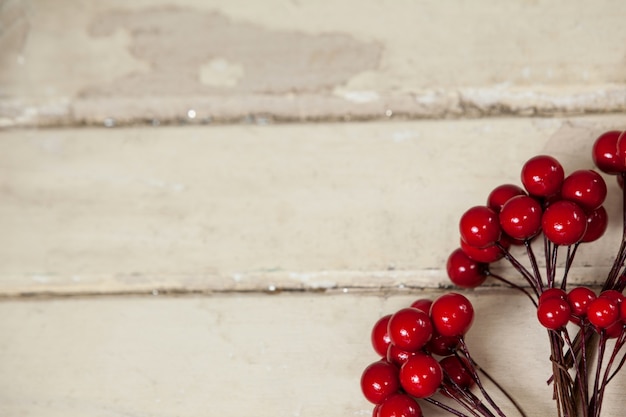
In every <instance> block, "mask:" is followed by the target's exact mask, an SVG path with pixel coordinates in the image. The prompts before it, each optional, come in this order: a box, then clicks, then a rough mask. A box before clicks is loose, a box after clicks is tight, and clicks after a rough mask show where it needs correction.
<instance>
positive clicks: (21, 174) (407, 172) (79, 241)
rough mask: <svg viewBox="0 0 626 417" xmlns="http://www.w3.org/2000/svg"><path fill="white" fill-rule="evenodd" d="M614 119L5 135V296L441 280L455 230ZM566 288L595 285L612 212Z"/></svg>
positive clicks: (580, 152) (611, 204) (606, 258)
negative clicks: (534, 168) (543, 160)
mask: <svg viewBox="0 0 626 417" xmlns="http://www.w3.org/2000/svg"><path fill="white" fill-rule="evenodd" d="M624 126H626V117H625V116H624V115H617V116H603V117H584V118H573V119H538V118H534V119H480V120H467V121H455V122H448V121H423V122H388V123H361V124H310V125H308V124H303V125H274V126H245V127H242V126H229V127H226V126H223V127H219V126H212V127H187V128H135V129H122V128H118V129H73V130H54V129H52V130H15V131H5V132H2V133H0V172H1V176H0V181H1V183H0V191H1V192H0V230H2V234H1V235H0V293H1V294H4V295H18V294H29V293H58V294H75V293H123V292H143V293H149V292H152V291H173V292H176V291H182V292H189V291H197V292H211V291H258V290H261V291H264V290H267V291H272V290H283V289H286V290H307V289H311V290H316V289H320V290H326V289H341V288H344V287H346V288H362V289H363V288H370V289H377V288H383V289H385V288H397V287H407V286H409V287H438V286H441V285H448V284H449V281H448V280H447V278H446V274H445V262H446V259H447V257H448V254H449V253H450V252H451V251H452V250H453V249H455V248H456V247H457V246H458V242H459V240H458V239H459V235H458V229H457V225H458V219H459V218H460V216H461V215H462V213H463V212H464V211H465V210H466V209H467V208H469V207H471V206H474V205H478V204H485V201H486V197H487V195H488V193H489V192H490V191H491V189H493V188H494V187H495V186H497V185H499V184H502V183H506V182H511V183H516V184H520V180H519V172H520V169H521V167H522V165H523V163H524V162H525V161H526V160H527V159H528V158H530V157H532V156H534V155H536V154H551V155H554V156H555V157H557V158H559V160H560V161H561V163H562V164H563V166H564V167H565V170H566V171H567V172H571V171H574V170H576V169H582V168H592V167H593V163H592V160H591V155H590V150H591V146H592V143H593V140H594V139H595V137H596V136H597V135H599V134H600V133H601V132H603V131H605V130H608V129H612V128H616V127H618V128H624ZM607 182H608V186H609V198H608V200H607V202H606V206H607V209H608V211H609V214H610V216H612V219H613V220H612V221H611V225H610V229H609V231H608V232H607V234H606V236H605V237H604V238H603V239H602V240H601V241H600V242H597V243H594V244H591V245H588V246H583V247H581V249H580V250H579V253H578V255H577V259H578V261H577V263H576V264H575V265H574V268H573V270H572V272H571V278H572V279H575V280H578V281H579V282H580V281H583V282H587V283H593V282H600V281H601V280H602V279H603V277H604V276H605V274H606V271H607V269H608V268H609V266H610V263H611V262H612V257H613V256H614V254H615V253H616V251H617V245H618V242H619V238H620V233H619V231H620V229H621V226H620V224H619V219H620V212H621V203H620V197H619V188H618V186H617V185H616V182H615V179H614V178H611V177H607Z"/></svg>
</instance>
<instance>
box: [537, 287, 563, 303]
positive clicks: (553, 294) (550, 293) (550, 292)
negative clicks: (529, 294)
mask: <svg viewBox="0 0 626 417" xmlns="http://www.w3.org/2000/svg"><path fill="white" fill-rule="evenodd" d="M550 298H560V299H561V300H566V299H567V293H566V292H565V291H564V290H562V289H560V288H548V289H547V290H544V291H543V292H542V293H541V295H540V296H539V304H541V303H543V302H544V301H546V300H549V299H550Z"/></svg>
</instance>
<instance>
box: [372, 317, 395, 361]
mask: <svg viewBox="0 0 626 417" xmlns="http://www.w3.org/2000/svg"><path fill="white" fill-rule="evenodd" d="M390 318H391V314H387V315H386V316H383V317H381V318H380V319H378V321H377V322H376V323H375V324H374V327H372V334H371V341H372V347H373V348H374V351H375V352H376V353H378V354H379V355H380V356H381V357H385V356H386V355H387V348H388V347H389V344H390V343H391V338H390V337H389V332H388V331H387V327H388V324H389V319H390Z"/></svg>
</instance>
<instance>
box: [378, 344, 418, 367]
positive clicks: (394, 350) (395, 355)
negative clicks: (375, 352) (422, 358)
mask: <svg viewBox="0 0 626 417" xmlns="http://www.w3.org/2000/svg"><path fill="white" fill-rule="evenodd" d="M416 354H417V352H416V351H408V350H404V349H400V348H399V347H397V346H396V345H394V344H393V343H392V344H390V345H389V347H388V348H387V357H386V358H387V362H389V363H393V364H394V365H396V366H397V367H398V368H399V367H401V366H402V364H404V362H406V361H407V359H409V358H410V357H411V356H413V355H416Z"/></svg>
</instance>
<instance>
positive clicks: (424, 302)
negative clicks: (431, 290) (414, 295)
mask: <svg viewBox="0 0 626 417" xmlns="http://www.w3.org/2000/svg"><path fill="white" fill-rule="evenodd" d="M432 303H433V300H429V299H428V298H420V299H419V300H415V301H413V302H412V303H411V307H413V308H416V309H418V310H422V311H423V312H424V313H426V314H428V312H429V311H430V305H431V304H432Z"/></svg>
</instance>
